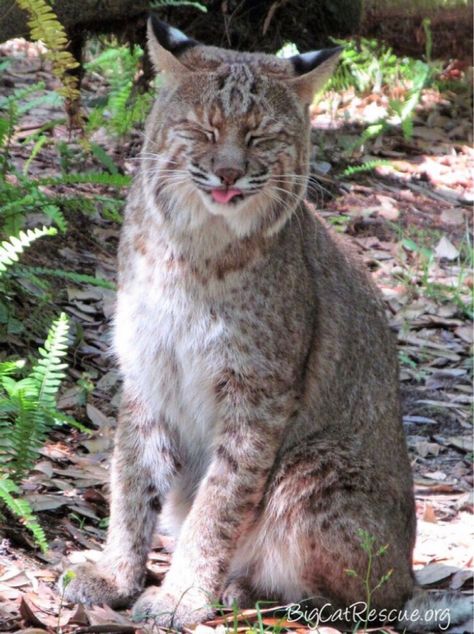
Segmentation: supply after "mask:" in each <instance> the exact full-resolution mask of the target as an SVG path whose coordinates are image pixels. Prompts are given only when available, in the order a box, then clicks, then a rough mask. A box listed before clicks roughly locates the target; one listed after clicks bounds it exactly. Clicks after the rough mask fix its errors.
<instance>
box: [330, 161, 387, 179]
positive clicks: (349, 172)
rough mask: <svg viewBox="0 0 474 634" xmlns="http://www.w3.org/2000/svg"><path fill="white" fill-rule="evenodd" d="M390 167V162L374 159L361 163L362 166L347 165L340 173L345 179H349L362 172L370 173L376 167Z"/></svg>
mask: <svg viewBox="0 0 474 634" xmlns="http://www.w3.org/2000/svg"><path fill="white" fill-rule="evenodd" d="M387 165H388V166H389V165H391V163H390V161H386V160H384V159H375V160H373V161H366V162H365V163H362V165H349V167H346V169H345V170H344V171H343V172H342V176H343V177H346V178H351V177H352V176H356V175H357V174H362V173H364V172H372V171H373V170H374V169H375V168H376V167H383V166H387Z"/></svg>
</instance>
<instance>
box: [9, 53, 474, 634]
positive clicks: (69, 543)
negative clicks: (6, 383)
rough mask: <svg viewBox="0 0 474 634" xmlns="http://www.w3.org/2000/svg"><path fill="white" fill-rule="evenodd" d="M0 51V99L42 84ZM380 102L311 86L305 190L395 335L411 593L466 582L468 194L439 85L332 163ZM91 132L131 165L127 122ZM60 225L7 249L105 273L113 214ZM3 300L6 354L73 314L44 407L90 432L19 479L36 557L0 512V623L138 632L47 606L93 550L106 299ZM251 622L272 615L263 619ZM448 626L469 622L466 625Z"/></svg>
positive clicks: (99, 492)
mask: <svg viewBox="0 0 474 634" xmlns="http://www.w3.org/2000/svg"><path fill="white" fill-rule="evenodd" d="M7 54H8V55H15V61H14V63H13V64H12V65H11V66H10V67H9V68H8V69H7V71H4V72H3V74H2V76H1V77H0V95H6V94H9V91H10V90H12V87H13V86H14V87H15V88H17V87H19V86H28V85H31V84H32V83H33V82H36V81H38V80H42V81H45V83H46V86H47V87H48V86H52V85H53V80H52V78H51V76H50V74H49V72H48V71H47V69H45V67H44V65H43V64H42V62H41V60H40V59H39V58H38V57H37V55H36V54H35V50H34V47H31V46H25V45H23V44H18V43H13V44H7V45H3V46H2V47H0V60H1V56H2V55H4V56H5V55H7ZM98 81H99V80H98V79H97V78H91V79H90V80H89V81H88V82H87V83H86V85H85V86H86V87H85V88H84V103H85V105H86V107H87V104H88V101H89V100H91V99H92V98H93V96H94V94H95V93H96V92H97V91H98V90H100V86H98V85H97V82H98ZM388 98H389V96H388V95H387V94H384V93H383V92H382V93H379V94H372V95H368V96H367V97H365V98H361V97H357V96H355V95H354V94H353V93H352V92H351V91H350V90H349V91H346V92H344V93H341V94H337V95H336V94H332V95H327V96H326V97H325V98H324V99H323V100H321V101H320V102H319V103H318V105H316V106H314V107H313V111H312V122H313V132H312V140H313V156H312V163H311V169H312V179H311V184H310V187H309V191H308V199H309V201H310V204H312V205H313V206H314V207H315V208H317V209H318V212H319V213H320V214H321V215H322V216H323V217H324V218H325V219H326V221H327V222H328V223H330V224H332V225H333V226H334V228H335V230H338V231H340V232H342V233H344V234H345V235H346V236H347V239H348V240H350V241H351V242H352V243H353V244H354V245H355V247H356V249H357V250H358V252H359V253H360V255H361V257H362V258H363V259H364V261H365V263H366V265H367V268H368V270H369V271H370V273H371V275H372V276H373V278H374V280H375V282H376V283H377V285H378V287H379V289H380V291H381V293H382V294H383V297H384V300H385V303H386V309H387V316H388V318H389V321H390V325H391V327H392V329H393V331H394V333H395V335H396V336H397V338H398V345H399V356H400V385H401V394H402V400H403V422H404V426H405V430H406V434H407V442H408V447H409V451H410V457H411V461H412V466H413V472H414V477H415V492H416V501H417V514H418V540H417V545H416V550H415V556H414V567H415V569H416V575H417V579H418V581H419V583H420V584H421V585H423V586H424V587H426V588H427V589H435V588H437V589H439V588H450V589H453V590H459V591H463V592H470V591H471V588H472V579H473V575H474V572H473V567H472V564H473V555H472V543H473V541H472V540H473V533H474V530H473V528H474V527H473V520H472V518H473V515H472V514H473V510H474V497H473V489H472V485H473V476H472V456H473V453H472V423H471V420H472V372H471V352H472V343H473V330H472V322H471V321H470V319H469V317H468V315H467V311H468V308H469V301H470V300H469V292H470V290H471V289H472V270H471V269H470V267H469V264H468V263H466V262H467V255H466V253H468V250H469V245H471V247H472V242H470V240H471V238H470V235H471V229H472V226H471V224H472V202H473V201H474V186H473V167H474V150H473V149H472V121H471V104H470V98H469V95H468V94H466V93H465V92H464V93H463V92H460V93H457V92H451V93H446V94H442V95H440V94H439V93H438V92H436V91H434V90H427V91H425V93H424V96H423V100H422V104H421V107H420V108H419V109H418V111H417V114H416V118H415V124H414V130H413V136H412V138H411V139H410V140H405V139H404V137H403V135H402V134H401V131H400V130H399V129H397V128H394V129H393V130H392V131H391V132H390V133H389V134H386V135H384V137H383V138H379V139H377V140H375V141H373V142H371V143H370V145H366V146H365V147H363V148H362V149H361V150H360V151H359V154H357V151H356V152H355V153H354V152H353V153H352V155H351V157H350V159H349V158H348V153H347V148H348V147H350V146H351V144H353V142H354V141H355V140H357V138H358V135H359V134H360V126H361V125H362V124H363V122H366V121H367V120H368V119H370V117H371V116H373V117H375V116H376V114H377V112H378V109H380V108H383V106H384V103H386V100H387V99H388ZM63 116H64V115H63V112H62V110H61V108H60V107H38V108H35V109H33V110H31V111H30V112H29V114H28V115H27V116H25V117H24V118H23V119H22V120H21V124H20V126H19V128H18V129H17V131H16V134H15V138H14V140H13V144H12V147H11V156H12V159H13V161H14V163H15V164H16V165H17V166H18V167H19V168H21V167H22V166H23V165H24V162H25V160H27V158H28V156H29V154H30V151H31V146H28V145H26V146H25V145H24V143H23V141H24V139H25V137H26V135H27V134H28V133H30V132H31V130H32V129H35V127H36V128H39V127H40V126H41V125H42V124H43V123H45V122H46V121H49V120H51V119H52V118H57V119H59V120H60V119H62V118H63ZM347 121H350V124H349V123H347ZM48 134H49V135H50V136H51V144H50V145H46V146H45V147H44V148H43V150H42V151H41V153H40V154H39V155H38V156H37V157H36V158H35V159H34V160H33V161H32V163H31V166H30V174H31V175H33V176H35V175H41V176H45V175H57V174H58V173H59V169H60V166H59V163H58V154H57V151H56V149H55V143H56V142H59V141H61V140H67V139H70V141H69V142H70V147H72V148H75V149H77V152H78V156H79V155H80V140H79V139H78V138H75V137H69V133H68V131H67V128H66V125H65V123H61V122H59V123H58V124H57V125H56V126H55V127H54V128H52V129H51V130H50V131H49V132H48ZM96 142H100V143H101V144H102V145H103V146H104V147H105V149H106V150H107V152H108V153H109V155H110V156H112V157H113V159H114V162H115V163H116V165H117V166H118V168H119V170H120V171H121V172H123V173H124V174H133V172H134V171H135V170H136V166H137V162H136V161H134V160H133V159H134V157H136V155H137V153H138V151H139V148H140V145H141V135H140V133H139V132H137V133H133V134H132V135H131V136H130V137H129V138H127V139H126V140H125V141H124V140H117V139H113V138H112V137H110V136H108V135H106V134H105V132H103V131H99V132H98V133H97V136H96ZM81 156H82V155H81ZM374 159H377V160H380V159H384V160H385V161H387V163H386V164H383V165H380V166H379V167H376V168H375V169H374V170H372V171H370V172H367V173H361V174H359V175H354V176H352V177H350V176H347V175H344V174H343V171H344V169H345V168H346V167H347V165H350V164H354V162H355V161H356V162H357V161H359V162H362V161H368V160H374ZM81 160H82V159H81ZM76 169H77V171H86V170H88V169H98V165H97V163H94V160H93V159H91V158H90V157H89V158H88V159H85V162H84V161H83V162H81V164H80V165H78V166H76ZM102 169H103V168H102ZM44 190H45V192H48V191H53V190H54V191H55V192H56V193H61V194H62V195H64V196H69V195H74V196H78V195H81V196H83V197H84V198H87V199H90V200H92V201H95V200H96V197H97V196H98V195H107V196H110V197H122V196H124V194H125V192H124V191H123V190H122V191H118V190H115V189H112V188H105V187H99V186H94V185H75V186H64V185H61V186H58V187H55V188H54V187H53V186H51V187H50V188H49V189H48V187H46V186H45V187H44ZM40 220H41V222H42V221H43V219H42V218H41V217H40V216H39V215H38V217H36V218H31V219H30V221H31V223H32V224H33V223H34V224H38V221H40ZM68 221H69V229H68V232H67V234H65V235H63V236H58V237H56V238H50V239H47V242H41V241H39V242H38V243H36V245H34V246H33V247H32V248H31V249H30V250H29V251H28V253H27V254H25V257H24V260H22V261H23V262H24V263H27V264H29V265H34V266H48V267H52V268H58V269H59V268H63V269H66V270H69V271H76V272H80V273H87V274H90V275H97V276H99V277H101V278H104V279H106V280H109V281H111V282H113V281H114V280H115V270H116V269H115V254H116V249H117V243H118V236H119V230H120V226H119V224H118V223H117V222H115V221H114V220H111V219H108V218H106V217H104V215H103V214H101V202H100V201H98V202H97V206H96V210H95V211H94V212H92V213H88V214H85V213H82V212H81V211H80V210H79V209H78V210H77V212H76V213H74V214H69V216H68ZM428 251H429V253H430V254H431V255H430V256H428V255H427V252H428ZM14 301H15V304H16V309H17V314H18V318H19V319H20V320H23V322H24V323H25V324H26V325H27V326H28V328H27V332H28V333H29V334H28V336H23V335H21V336H17V335H15V334H12V335H9V336H8V337H6V338H5V340H4V341H2V348H3V349H4V351H5V354H7V355H8V354H18V355H20V356H25V355H28V354H29V353H30V352H31V351H33V350H34V349H35V347H36V346H37V345H38V344H39V342H40V341H41V339H42V337H43V335H44V331H41V332H39V331H38V328H37V326H38V323H41V320H40V317H41V315H40V314H39V312H40V311H44V310H46V311H47V312H48V311H49V312H50V313H51V314H52V315H56V314H58V313H59V312H60V311H65V312H66V313H67V314H68V315H69V316H70V318H71V319H72V322H73V328H74V344H73V346H72V349H71V352H70V354H69V357H68V362H69V370H68V379H67V380H66V382H65V384H64V389H63V390H62V393H61V397H60V401H59V404H60V407H61V408H62V409H64V411H66V412H67V413H70V414H71V415H74V416H75V417H76V419H78V420H79V421H81V422H83V423H84V424H85V425H86V426H88V427H89V428H90V430H91V433H89V434H87V433H83V432H79V431H77V430H73V431H71V430H61V429H58V430H57V431H56V432H55V433H54V434H53V435H52V436H51V438H50V440H49V441H48V443H47V445H46V446H45V448H44V449H43V451H42V452H41V459H40V460H39V462H38V463H37V465H36V467H35V469H34V470H33V471H32V472H31V474H30V475H29V477H28V478H27V479H26V480H25V481H24V483H23V490H24V492H25V495H26V497H27V499H28V500H29V501H30V503H31V505H32V506H33V508H34V509H35V511H37V512H38V515H39V518H40V521H41V523H42V525H43V527H44V528H45V531H46V534H47V537H48V540H49V544H50V550H49V551H48V552H47V553H46V554H40V553H39V552H38V551H37V550H36V549H35V548H34V547H33V544H32V541H31V537H30V535H29V534H28V532H27V531H26V530H24V529H23V528H22V527H21V526H20V525H18V523H16V522H15V521H13V519H12V518H11V517H9V516H8V514H7V513H5V515H4V517H3V518H2V519H0V535H1V537H2V541H1V543H0V631H1V632H20V631H23V632H25V633H26V632H30V634H34V633H38V632H40V631H45V630H47V631H49V632H60V631H62V632H134V631H137V632H139V631H141V630H139V629H138V628H137V627H136V626H135V625H133V624H132V623H131V622H130V621H129V615H128V612H127V611H123V612H116V611H113V610H111V609H109V608H105V607H95V608H91V609H89V608H83V607H77V606H68V605H64V606H61V608H60V597H59V596H58V594H57V593H56V591H55V589H54V583H55V580H56V578H57V576H58V573H59V571H60V570H61V569H62V568H63V567H64V566H65V565H68V564H71V563H78V562H83V561H86V560H94V559H95V558H96V557H97V553H98V552H99V550H100V548H101V545H102V543H103V541H104V537H105V533H106V525H107V515H108V508H107V495H108V484H107V482H108V464H109V457H110V450H111V447H112V442H113V433H114V426H115V419H116V413H117V405H118V402H119V398H120V378H119V375H118V373H117V370H116V367H115V364H114V360H113V359H112V358H111V356H110V355H109V354H108V349H109V337H110V321H111V316H112V314H113V310H114V301H115V293H114V291H113V290H111V289H108V288H99V287H96V286H92V285H88V284H82V285H79V284H76V283H73V282H68V281H64V280H59V279H57V280H54V281H53V282H52V291H51V293H50V297H49V299H48V302H47V306H46V307H45V305H44V303H41V302H39V303H38V300H37V299H35V297H34V295H28V294H26V293H25V294H17V296H16V297H15V299H14ZM2 354H3V353H2ZM166 545H167V538H166V537H164V536H158V535H157V536H156V540H155V544H154V548H153V551H152V553H151V554H150V558H149V562H148V582H149V583H156V582H159V581H160V580H161V579H162V577H163V575H164V573H165V572H166V570H167V567H168V565H169V560H170V555H169V554H167V552H166V551H165V549H164V547H165V546H166ZM58 611H59V612H60V614H59V615H58ZM254 618H255V613H251V612H250V613H247V614H245V615H243V616H242V617H241V627H242V631H245V630H247V629H248V626H247V625H246V624H245V623H246V622H248V621H250V622H252V621H253V620H254ZM222 622H223V619H220V620H219V619H217V620H216V621H214V622H212V623H210V624H208V628H212V629H215V628H219V627H220V628H221V629H222V625H221V624H222ZM264 622H265V624H267V625H268V626H271V625H272V624H274V621H272V617H270V616H268V617H267V616H266V617H265V618H264ZM205 627H206V626H201V627H200V631H202V632H204V629H205ZM299 627H300V629H301V626H299ZM203 628H204V629H203ZM205 631H208V630H207V629H206V630H205ZM324 631H325V632H327V634H329V632H331V631H335V630H331V628H328V629H327V630H324ZM386 631H389V630H388V629H387V630H386ZM450 631H451V632H452V634H456V633H459V632H472V631H473V630H472V624H466V625H465V626H464V627H462V628H452V629H451V630H450Z"/></svg>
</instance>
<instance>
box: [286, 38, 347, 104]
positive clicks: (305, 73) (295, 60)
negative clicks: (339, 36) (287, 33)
mask: <svg viewBox="0 0 474 634" xmlns="http://www.w3.org/2000/svg"><path fill="white" fill-rule="evenodd" d="M341 52H342V46H337V47H335V48H324V49H322V50H320V51H311V52H309V53H302V54H301V55H294V56H293V57H290V58H289V60H290V62H291V63H292V64H293V68H294V69H295V73H296V74H297V75H299V76H298V77H294V78H292V79H290V80H289V81H288V83H289V85H290V86H291V87H292V88H293V90H294V91H295V92H296V93H297V94H298V96H299V97H300V98H301V100H302V101H304V103H308V104H309V103H311V102H312V101H313V97H314V95H315V94H316V93H317V92H318V91H319V90H321V88H322V87H323V86H324V84H325V83H326V82H327V80H328V79H329V78H330V77H331V75H332V74H333V72H334V69H335V68H336V66H337V63H338V61H339V56H340V54H341Z"/></svg>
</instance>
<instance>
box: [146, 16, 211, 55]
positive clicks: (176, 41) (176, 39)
mask: <svg viewBox="0 0 474 634" xmlns="http://www.w3.org/2000/svg"><path fill="white" fill-rule="evenodd" d="M150 22H151V26H152V29H153V33H154V35H155V37H156V39H157V40H158V42H159V43H160V44H161V46H162V47H163V48H165V49H166V50H167V51H169V52H170V53H172V54H173V55H175V56H176V57H179V56H180V55H181V54H182V53H184V51H186V50H187V49H188V48H191V47H192V46H197V45H198V44H199V42H196V40H193V39H191V38H190V37H188V36H187V35H185V34H184V33H183V32H182V31H180V30H179V29H175V28H174V27H173V26H170V25H169V24H166V22H162V21H161V20H159V19H158V18H157V17H156V15H155V14H154V13H150Z"/></svg>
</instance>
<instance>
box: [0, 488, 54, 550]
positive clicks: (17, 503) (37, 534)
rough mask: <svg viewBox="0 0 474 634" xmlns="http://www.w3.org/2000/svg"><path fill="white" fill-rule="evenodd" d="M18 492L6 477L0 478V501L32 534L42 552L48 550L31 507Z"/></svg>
mask: <svg viewBox="0 0 474 634" xmlns="http://www.w3.org/2000/svg"><path fill="white" fill-rule="evenodd" d="M19 494H20V490H19V488H18V486H17V485H16V484H15V483H14V482H13V480H10V479H9V478H7V477H6V476H1V477H0V500H2V502H3V503H4V504H5V506H6V507H7V508H8V509H9V510H10V511H11V513H13V515H15V516H16V517H18V518H19V519H20V520H21V521H22V522H23V523H24V525H25V526H26V528H27V529H28V530H29V531H30V532H31V533H32V535H33V537H34V538H35V541H36V543H37V544H38V546H39V547H40V548H41V550H42V551H43V552H46V551H47V550H48V542H47V540H46V535H45V534H44V531H43V529H42V528H41V526H40V525H39V522H38V520H37V518H36V517H35V515H34V513H33V510H32V508H31V506H30V505H29V504H28V502H27V501H26V500H25V499H23V498H21V497H19Z"/></svg>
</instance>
